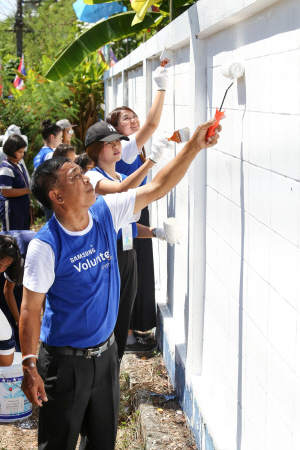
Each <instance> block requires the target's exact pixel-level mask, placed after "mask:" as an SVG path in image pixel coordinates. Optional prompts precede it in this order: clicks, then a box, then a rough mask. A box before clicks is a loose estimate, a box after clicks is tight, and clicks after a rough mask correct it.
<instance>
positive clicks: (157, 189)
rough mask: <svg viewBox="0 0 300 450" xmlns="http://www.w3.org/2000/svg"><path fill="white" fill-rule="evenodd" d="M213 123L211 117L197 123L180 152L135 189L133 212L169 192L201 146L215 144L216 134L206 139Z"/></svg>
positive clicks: (217, 130)
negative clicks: (201, 122)
mask: <svg viewBox="0 0 300 450" xmlns="http://www.w3.org/2000/svg"><path fill="white" fill-rule="evenodd" d="M214 123H215V119H212V120H209V121H208V122H205V123H204V124H202V125H199V126H198V128H197V129H196V131H195V133H194V134H193V136H192V138H191V139H190V140H189V141H188V142H187V144H186V145H185V146H184V147H183V149H182V150H181V152H179V153H178V155H177V156H176V157H175V158H174V159H173V160H172V161H170V162H169V163H168V164H167V165H166V166H165V167H163V168H162V169H161V170H160V171H159V172H158V174H157V175H156V176H155V177H154V178H153V180H152V181H151V182H150V183H148V184H146V185H145V186H142V187H139V188H138V189H137V194H136V201H135V207H134V214H135V213H137V212H138V211H141V210H142V209H143V208H145V206H147V205H149V204H150V203H152V202H153V201H155V200H158V199H159V198H161V197H164V196H165V195H166V194H167V193H168V192H170V191H171V190H172V189H173V188H174V187H175V186H176V185H177V184H178V183H179V182H180V181H181V179H182V178H183V177H184V175H185V174H186V172H187V170H188V168H189V166H190V164H191V163H192V162H193V160H194V159H195V157H196V156H197V154H198V153H199V152H200V151H201V150H202V149H203V148H208V147H212V146H214V145H216V143H217V142H218V139H219V135H218V134H215V135H214V136H213V137H212V138H211V141H210V142H208V141H207V140H206V133H207V130H208V128H209V127H210V126H211V125H213V124H214ZM221 129H222V127H221V125H219V127H218V128H216V132H217V133H219V132H220V131H221Z"/></svg>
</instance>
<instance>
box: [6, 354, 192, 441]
mask: <svg viewBox="0 0 300 450" xmlns="http://www.w3.org/2000/svg"><path fill="white" fill-rule="evenodd" d="M130 373H131V375H132V374H133V376H131V378H130V383H129V376H128V373H127V372H126V370H121V374H120V385H121V405H120V415H119V428H118V435H117V442H116V450H136V449H140V450H142V449H144V448H145V447H144V444H143V441H142V438H141V434H140V422H139V414H138V412H135V411H134V406H133V404H134V396H135V395H136V392H137V391H138V390H140V389H146V390H148V391H149V392H151V393H152V394H155V395H153V402H152V404H153V405H154V407H155V408H156V411H157V416H158V420H159V421H160V424H161V429H162V431H163V432H164V433H165V434H166V435H169V445H168V448H170V449H172V450H173V449H174V450H179V449H185V450H195V449H196V445H195V441H194V438H193V436H192V434H191V432H190V429H189V427H188V426H187V424H186V420H185V417H184V414H183V412H182V410H181V408H180V405H179V403H178V401H177V399H176V397H174V398H172V397H173V396H174V395H175V392H174V390H173V387H172V385H171V383H170V380H169V377H168V374H167V370H166V367H165V365H164V362H163V359H162V356H161V355H160V354H155V355H154V356H153V357H151V358H145V357H144V358H139V357H137V356H134V355H133V356H130ZM169 397H170V399H169ZM37 428H38V408H37V407H33V413H32V416H31V417H30V418H27V419H25V420H23V421H17V422H13V423H2V424H1V425H0V450H31V449H33V450H37V448H38V447H37Z"/></svg>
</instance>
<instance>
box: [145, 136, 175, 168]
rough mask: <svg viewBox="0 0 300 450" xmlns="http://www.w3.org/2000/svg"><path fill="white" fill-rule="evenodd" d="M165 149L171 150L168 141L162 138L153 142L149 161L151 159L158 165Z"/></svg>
mask: <svg viewBox="0 0 300 450" xmlns="http://www.w3.org/2000/svg"><path fill="white" fill-rule="evenodd" d="M165 148H171V144H170V142H169V141H168V140H167V139H163V138H162V139H158V141H155V142H153V144H152V146H151V154H150V155H149V156H148V159H151V161H153V162H154V163H155V164H156V163H157V162H158V161H159V160H160V159H161V158H162V156H163V153H164V149H165Z"/></svg>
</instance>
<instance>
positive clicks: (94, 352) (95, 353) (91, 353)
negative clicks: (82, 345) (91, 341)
mask: <svg viewBox="0 0 300 450" xmlns="http://www.w3.org/2000/svg"><path fill="white" fill-rule="evenodd" d="M101 350H102V347H99V348H98V350H93V349H92V348H88V349H87V355H86V358H91V357H92V356H96V358H98V356H101Z"/></svg>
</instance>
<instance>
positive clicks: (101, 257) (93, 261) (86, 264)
mask: <svg viewBox="0 0 300 450" xmlns="http://www.w3.org/2000/svg"><path fill="white" fill-rule="evenodd" d="M93 253H96V250H95V249H94V248H91V249H90V250H87V251H86V252H83V253H80V254H79V255H76V256H74V257H73V258H70V261H71V263H74V262H75V261H78V260H80V259H82V258H85V257H86V256H88V255H91V254H93ZM110 259H112V256H110V255H109V252H108V251H106V252H104V253H99V256H96V258H94V259H91V260H89V259H86V261H85V262H84V263H81V262H79V264H78V266H77V265H76V264H73V267H74V268H75V269H76V270H78V272H81V269H83V270H87V269H90V268H91V267H93V266H96V265H97V264H99V263H102V262H103V261H107V260H110ZM108 266H109V263H108V264H105V265H104V266H102V269H103V268H107V267H108Z"/></svg>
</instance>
